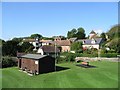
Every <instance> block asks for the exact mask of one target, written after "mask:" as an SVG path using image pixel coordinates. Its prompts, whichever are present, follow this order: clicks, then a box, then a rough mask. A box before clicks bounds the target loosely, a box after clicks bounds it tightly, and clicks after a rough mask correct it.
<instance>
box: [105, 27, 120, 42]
mask: <svg viewBox="0 0 120 90" xmlns="http://www.w3.org/2000/svg"><path fill="white" fill-rule="evenodd" d="M107 35H108V38H109V39H110V40H112V39H113V38H120V25H115V26H113V27H112V28H111V29H110V30H109V31H108V32H107Z"/></svg>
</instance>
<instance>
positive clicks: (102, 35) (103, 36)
mask: <svg viewBox="0 0 120 90" xmlns="http://www.w3.org/2000/svg"><path fill="white" fill-rule="evenodd" d="M100 37H101V38H103V40H104V41H106V40H107V39H106V35H105V33H104V32H103V33H101V35H100Z"/></svg>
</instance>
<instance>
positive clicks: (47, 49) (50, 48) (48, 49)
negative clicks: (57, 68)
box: [40, 45, 60, 53]
mask: <svg viewBox="0 0 120 90" xmlns="http://www.w3.org/2000/svg"><path fill="white" fill-rule="evenodd" d="M40 48H41V49H42V50H43V51H44V52H51V53H53V52H55V46H51V45H44V46H42V47H40ZM56 52H60V50H59V49H58V48H57V47H56Z"/></svg>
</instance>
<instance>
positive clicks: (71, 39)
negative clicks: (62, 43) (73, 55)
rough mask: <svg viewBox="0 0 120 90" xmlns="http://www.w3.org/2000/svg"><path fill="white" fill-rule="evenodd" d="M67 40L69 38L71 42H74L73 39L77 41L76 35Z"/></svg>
mask: <svg viewBox="0 0 120 90" xmlns="http://www.w3.org/2000/svg"><path fill="white" fill-rule="evenodd" d="M69 40H70V41H71V42H75V41H77V37H74V38H70V39H69Z"/></svg>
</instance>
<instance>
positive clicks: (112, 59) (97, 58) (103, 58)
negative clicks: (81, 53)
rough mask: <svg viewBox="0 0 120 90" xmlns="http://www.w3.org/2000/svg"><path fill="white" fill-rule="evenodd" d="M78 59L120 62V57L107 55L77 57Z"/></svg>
mask: <svg viewBox="0 0 120 90" xmlns="http://www.w3.org/2000/svg"><path fill="white" fill-rule="evenodd" d="M75 60H76V61H79V60H82V61H112V62H120V58H105V57H100V58H99V57H94V58H90V57H76V58H75Z"/></svg>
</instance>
